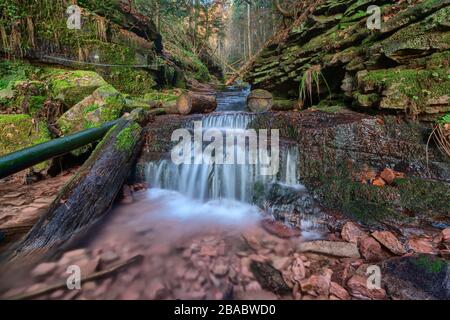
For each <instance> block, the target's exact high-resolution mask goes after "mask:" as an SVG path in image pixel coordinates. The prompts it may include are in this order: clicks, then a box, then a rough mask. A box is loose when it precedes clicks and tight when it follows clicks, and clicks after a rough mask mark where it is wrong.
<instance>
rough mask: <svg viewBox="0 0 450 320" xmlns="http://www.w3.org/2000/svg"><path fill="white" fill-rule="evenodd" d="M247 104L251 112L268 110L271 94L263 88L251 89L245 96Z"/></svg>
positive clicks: (271, 100)
mask: <svg viewBox="0 0 450 320" xmlns="http://www.w3.org/2000/svg"><path fill="white" fill-rule="evenodd" d="M247 106H248V108H249V109H250V110H251V111H253V112H265V111H270V110H271V109H272V106H273V97H272V94H271V93H270V92H269V91H267V90H263V89H256V90H253V91H252V92H250V94H249V95H248V97H247Z"/></svg>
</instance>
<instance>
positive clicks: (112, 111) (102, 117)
mask: <svg viewBox="0 0 450 320" xmlns="http://www.w3.org/2000/svg"><path fill="white" fill-rule="evenodd" d="M124 106H125V98H124V97H123V96H122V95H121V94H120V92H118V91H117V90H116V89H114V87H112V86H111V85H105V86H102V87H100V88H98V89H97V90H95V91H94V92H93V93H92V94H91V95H89V96H87V97H86V98H84V99H83V100H82V101H80V102H79V103H77V104H76V105H75V106H73V107H72V108H71V109H70V110H68V111H67V112H66V113H64V114H63V115H62V116H61V118H59V119H58V121H57V124H58V126H59V128H60V130H61V132H62V133H63V134H70V133H74V132H77V131H81V130H85V129H89V128H93V127H98V126H100V125H101V124H103V123H105V122H108V121H111V120H115V119H117V118H119V117H120V116H121V114H122V109H123V107H124Z"/></svg>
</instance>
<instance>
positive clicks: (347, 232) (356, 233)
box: [341, 221, 367, 243]
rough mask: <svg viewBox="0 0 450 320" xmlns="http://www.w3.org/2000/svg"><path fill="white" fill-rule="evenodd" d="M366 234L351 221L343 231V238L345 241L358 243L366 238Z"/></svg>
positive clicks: (345, 225)
mask: <svg viewBox="0 0 450 320" xmlns="http://www.w3.org/2000/svg"><path fill="white" fill-rule="evenodd" d="M366 236H367V235H366V233H365V232H364V231H362V230H361V228H360V227H359V226H358V225H357V224H356V223H353V222H351V221H349V222H347V223H345V224H344V226H343V227H342V231H341V237H342V239H344V240H345V241H348V242H352V243H358V241H359V239H361V238H364V237H366Z"/></svg>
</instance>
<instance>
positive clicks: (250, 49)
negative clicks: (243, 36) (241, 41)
mask: <svg viewBox="0 0 450 320" xmlns="http://www.w3.org/2000/svg"><path fill="white" fill-rule="evenodd" d="M250 18H251V16H250V3H247V37H248V59H249V60H250V59H251V58H252V53H253V50H252V35H251V32H250V29H251V20H250Z"/></svg>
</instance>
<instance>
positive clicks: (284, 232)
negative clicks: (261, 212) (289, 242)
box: [261, 218, 301, 238]
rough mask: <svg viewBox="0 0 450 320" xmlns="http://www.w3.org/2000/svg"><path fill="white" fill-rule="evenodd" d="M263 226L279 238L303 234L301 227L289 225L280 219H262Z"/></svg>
mask: <svg viewBox="0 0 450 320" xmlns="http://www.w3.org/2000/svg"><path fill="white" fill-rule="evenodd" d="M261 226H262V227H263V229H264V230H266V231H267V232H268V233H270V234H272V235H274V236H277V237H279V238H293V237H299V236H300V234H301V232H300V229H297V228H292V227H289V226H287V225H285V224H284V223H282V222H280V221H276V220H273V219H270V218H267V219H264V220H262V221H261Z"/></svg>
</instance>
